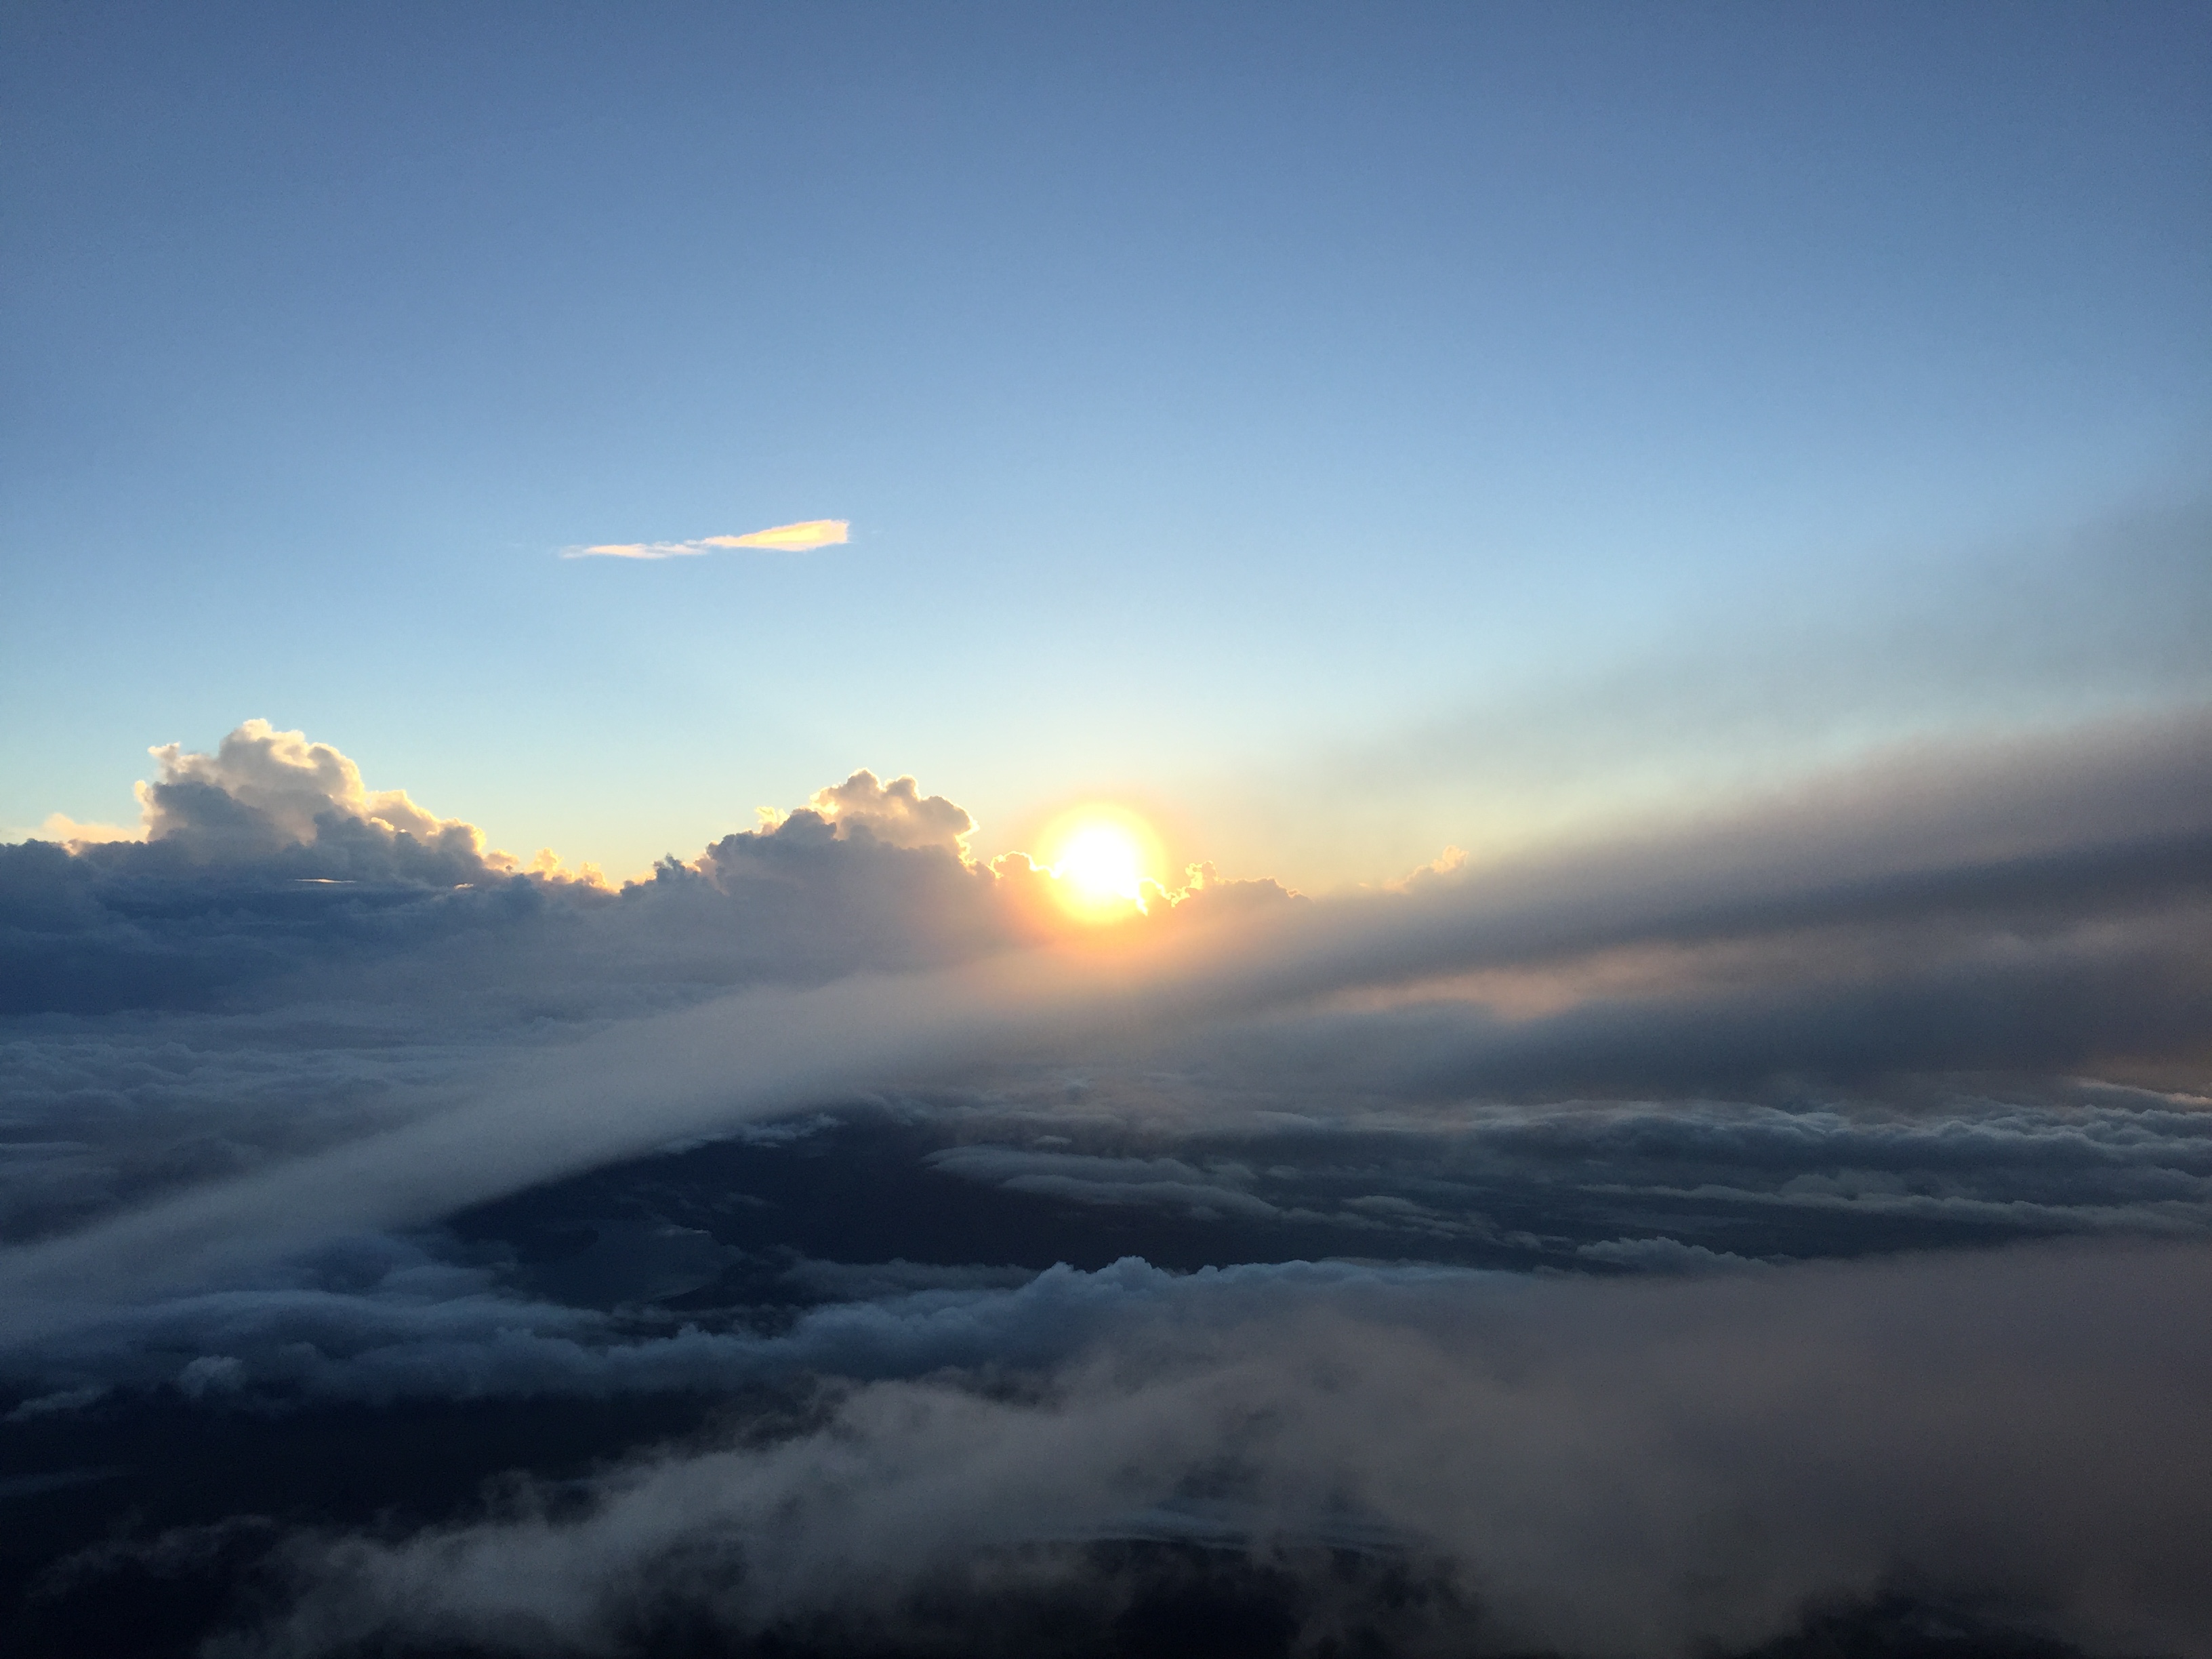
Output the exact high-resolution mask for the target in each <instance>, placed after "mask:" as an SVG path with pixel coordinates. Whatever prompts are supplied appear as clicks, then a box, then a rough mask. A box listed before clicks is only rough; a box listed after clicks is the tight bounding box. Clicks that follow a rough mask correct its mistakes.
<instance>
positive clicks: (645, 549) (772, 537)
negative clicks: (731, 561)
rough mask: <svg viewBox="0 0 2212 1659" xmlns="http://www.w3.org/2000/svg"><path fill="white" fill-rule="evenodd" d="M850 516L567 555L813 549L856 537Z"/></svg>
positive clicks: (675, 555)
mask: <svg viewBox="0 0 2212 1659" xmlns="http://www.w3.org/2000/svg"><path fill="white" fill-rule="evenodd" d="M851 529H852V521H851V520H848V519H805V520H800V521H799V523H797V524H780V525H775V526H771V527H769V529H766V530H752V531H748V532H745V533H744V535H742V536H702V537H701V538H699V539H698V540H697V541H693V542H602V543H599V544H596V545H593V546H591V547H568V548H563V549H562V550H561V556H562V558H564V559H681V558H686V557H690V556H693V555H696V554H700V553H713V552H715V551H717V550H720V549H723V548H732V547H753V548H761V549H763V550H768V551H770V552H776V553H811V552H812V551H813V550H815V549H816V548H817V547H837V546H840V545H842V544H844V543H846V542H848V541H850V540H851V539H852V537H851V535H850V534H849V533H848V532H850V531H851Z"/></svg>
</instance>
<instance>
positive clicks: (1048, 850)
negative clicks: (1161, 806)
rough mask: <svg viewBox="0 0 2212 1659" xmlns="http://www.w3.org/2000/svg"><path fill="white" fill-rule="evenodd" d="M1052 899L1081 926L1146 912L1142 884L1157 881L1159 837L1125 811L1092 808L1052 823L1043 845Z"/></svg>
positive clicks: (1138, 819)
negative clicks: (1051, 887)
mask: <svg viewBox="0 0 2212 1659" xmlns="http://www.w3.org/2000/svg"><path fill="white" fill-rule="evenodd" d="M1042 848H1043V860H1044V864H1045V867H1046V868H1047V869H1048V870H1050V871H1051V872H1052V874H1053V879H1054V896H1056V897H1058V899H1059V900H1060V905H1061V907H1062V908H1065V909H1066V911H1067V912H1068V914H1069V915H1073V916H1074V917H1076V918H1077V919H1078V920H1079V921H1120V920H1121V919H1122V918H1123V917H1126V916H1130V915H1135V914H1137V913H1138V912H1139V911H1140V910H1142V909H1143V908H1145V904H1144V901H1145V883H1146V881H1148V880H1149V881H1157V880H1158V878H1159V867H1160V843H1159V837H1158V836H1155V835H1154V834H1153V833H1152V826H1151V825H1150V824H1148V823H1146V822H1145V821H1144V819H1142V818H1140V817H1138V816H1137V815H1136V814H1135V813H1134V812H1132V811H1128V810H1127V809H1126V808H1124V807H1119V806H1105V805H1091V806H1081V807H1078V808H1077V809H1076V810H1075V811H1073V812H1069V813H1066V814H1065V815H1063V816H1062V817H1059V818H1056V819H1054V821H1053V823H1051V824H1050V825H1049V826H1048V828H1047V829H1046V830H1045V833H1044V836H1043V840H1042Z"/></svg>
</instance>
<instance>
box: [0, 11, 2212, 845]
mask: <svg viewBox="0 0 2212 1659" xmlns="http://www.w3.org/2000/svg"><path fill="white" fill-rule="evenodd" d="M4 46H5V49H4V50H0V76H4V77H5V79H4V98H0V103H4V106H5V110H6V113H5V116H4V121H5V128H4V133H0V138H3V139H4V142H0V152H4V155H5V158H6V159H5V161H4V163H0V166H4V181H5V183H4V189H5V210H6V220H7V224H8V227H9V228H8V230H7V232H6V238H5V251H4V259H5V267H4V283H5V286H6V289H7V291H8V292H9V295H11V296H12V298H11V301H10V304H9V307H8V315H7V320H6V325H5V327H6V334H5V353H6V356H5V358H4V361H0V380H4V384H5V386H6V391H5V392H4V393H0V419H4V422H5V425H4V428H0V468H4V473H0V560H4V567H0V574H3V575H4V584H5V587H4V592H5V603H4V604H0V702H4V705H5V708H6V711H7V715H8V718H7V719H6V720H5V721H4V723H0V827H3V828H4V829H5V830H6V831H7V832H8V833H11V834H15V835H21V834H23V833H26V832H27V831H28V830H29V829H32V828H33V827H34V826H35V825H36V824H37V823H39V822H40V820H42V819H43V818H44V817H45V816H46V814H47V813H48V812H51V811H65V812H68V813H70V815H72V816H73V817H77V818H80V819H94V818H101V819H112V820H123V819H127V818H128V817H130V815H131V812H132V811H133V808H132V805H131V799H130V795H129V785H130V782H131V779H133V778H134V777H139V776H144V775H148V774H149V764H148V763H147V762H146V760H145V758H144V755H143V750H144V749H145V747H146V746H147V745H148V744H157V743H165V742H169V741H172V740H181V741H183V742H184V743H185V745H186V746H187V747H188V748H208V747H211V746H212V745H213V744H214V743H215V741H216V739H217V738H219V737H220V736H221V735H222V732H225V731H228V729H229V728H230V727H231V726H234V725H235V724H237V722H238V721H240V720H243V719H246V718H247V717H249V716H260V717H265V718H267V719H269V720H272V721H274V722H275V723H276V725H277V726H281V727H301V728H304V729H305V730H306V731H307V732H308V734H309V735H310V736H311V737H313V738H319V739H321V740H324V741H328V742H331V743H335V744H337V745H338V746H339V747H341V748H342V749H343V750H346V751H347V752H348V753H349V754H351V755H353V756H355V757H357V758H358V759H359V760H360V761H361V762H362V765H363V767H364V769H365V770H366V771H367V773H368V780H369V782H370V783H371V784H372V786H374V787H405V788H407V789H409V790H410V791H411V792H412V793H413V794H414V795H415V797H416V799H418V800H421V801H422V802H424V803H425V804H426V805H429V806H431V807H432V808H434V809H435V810H436V811H441V812H443V813H447V814H454V815H459V816H463V817H469V818H471V819H473V820H475V821H477V822H478V823H482V824H483V825H484V826H485V828H486V829H487V830H488V831H489V833H490V834H491V836H493V838H494V839H495V841H496V842H499V843H501V844H502V845H506V846H510V847H513V848H518V849H527V848H535V847H537V846H539V845H542V844H550V845H552V846H554V847H556V848H559V849H560V850H561V851H562V853H563V854H567V855H568V856H569V857H570V858H571V859H572V860H577V859H596V860H600V861H602V862H604V863H605V864H606V866H608V868H609V871H610V872H611V873H623V872H629V871H630V870H633V869H635V868H636V867H638V866H641V865H642V864H643V863H644V862H645V861H646V860H648V859H649V858H651V857H652V856H653V854H657V853H659V852H663V851H667V850H678V851H682V852H685V853H687V854H688V853H689V852H690V850H692V849H693V848H696V846H697V845H698V844H699V843H700V842H701V841H702V840H703V839H704V838H706V837H707V836H710V835H714V834H719V833H721V832H723V831H725V830H726V829H732V828H736V827H739V826H741V825H744V824H746V823H750V819H751V816H752V808H753V807H754V806H756V805H762V804H776V805H790V804H792V803H793V802H795V801H798V800H799V799H804V797H805V795H806V794H807V793H810V792H811V790H813V789H814V788H816V787H819V786H820V785H823V784H824V783H827V782H829V781H834V780H835V779H837V778H840V777H842V776H843V775H845V774H846V773H847V772H848V771H850V770H851V769H854V768H855V767H860V766H869V767H872V768H874V769H877V770H878V772H881V773H884V774H885V775H890V774H892V773H896V772H905V771H912V772H915V773H917V774H918V775H920V776H921V780H922V782H923V784H924V785H925V786H926V787H927V788H928V789H930V790H933V791H942V792H943V793H947V794H949V795H951V797H953V798H954V799H957V800H959V801H961V802H962V803H963V804H964V805H968V806H969V807H970V808H971V809H972V810H974V811H975V812H976V814H977V815H978V817H981V819H982V821H983V823H984V835H983V842H984V843H985V845H986V847H987V848H989V847H995V846H998V845H1006V844H1016V843H1018V842H1019V840H1020V837H1021V836H1022V834H1023V832H1024V829H1026V828H1030V827H1033V826H1034V825H1035V824H1036V823H1037V822H1039V821H1040V820H1041V819H1042V817H1044V816H1047V815H1048V814H1049V813H1050V812H1051V811H1053V810H1054V809H1056V808H1057V807H1059V806H1060V805H1065V804H1066V803H1067V802H1068V801H1070V800H1072V799H1078V798H1080V797H1084V796H1087V795H1110V796H1114V797H1116V798H1119V799H1128V800H1131V801H1133V802H1135V803H1137V804H1139V805H1141V806H1142V807H1144V808H1145V810H1147V811H1151V812H1152V813H1154V814H1155V815H1157V816H1158V817H1159V818H1160V819H1161V820H1162V821H1163V823H1164V824H1165V825H1166V826H1167V827H1168V828H1169V829H1170V839H1171V841H1172V842H1174V844H1175V849H1176V851H1177V852H1178V853H1181V854H1187V855H1188V856H1193V857H1196V856H1209V857H1213V858H1216V859H1218V860H1221V861H1222V862H1224V863H1225V865H1228V866H1234V867H1237V868H1238V869H1239V870H1241V871H1243V872H1261V871H1273V872H1280V873H1283V874H1285V875H1287V876H1289V877H1290V878H1293V879H1297V880H1300V881H1304V882H1310V883H1326V882H1328V881H1331V880H1337V879H1346V878H1377V877H1380V876H1383V875H1388V874H1390V873H1393V872H1395V871H1396V870H1398V869H1401V868H1403V867H1405V866H1406V865H1407V863H1409V862H1412V861H1416V860H1419V859H1423V858H1426V857H1428V856H1431V854H1433V853H1434V852H1435V851H1436V850H1437V848H1439V847H1440V846H1442V845H1443V843H1444V842H1447V841H1450V842H1458V843H1460V844H1462V845H1467V846H1473V847H1478V848H1480V847H1481V846H1485V845H1488V844H1492V843H1493V842H1504V841H1510V840H1511V839H1512V838H1513V837H1514V836H1516V835H1518V836H1528V835H1530V834H1542V833H1551V832H1552V830H1553V829H1555V828H1556V827H1557V826H1559V825H1561V824H1565V823H1572V822H1577V821H1579V820H1580V819H1582V818H1585V817H1590V816H1593V815H1595V816H1603V815H1604V814H1605V813H1607V812H1608V811H1612V812H1618V811H1624V810H1629V809H1630V808H1632V807H1635V806H1638V805H1646V806H1648V805H1650V803H1651V802H1652V801H1654V800H1659V799H1676V798H1686V797H1688V796H1693V795H1695V793H1697V792H1698V791H1699V790H1700V789H1704V788H1706V787H1722V786H1734V785H1735V784H1739V783H1741V782H1743V781H1747V780H1755V779H1757V778H1759V777H1763V776H1766V775H1771V774H1774V773H1776V772H1778V771H1782V772H1786V771H1788V770H1789V769H1791V768H1793V767H1798V766H1802V765H1808V764H1810V763H1812V762H1814V761H1815V760H1823V761H1824V760H1827V759H1832V758H1833V757H1835V756H1836V754H1837V753H1838V752H1839V751H1846V752H1847V751H1850V750H1853V749H1855V748H1859V747H1865V746H1869V745H1878V744H1883V743H1887V742H1893V741H1895V740H1897V739H1899V738H1907V737H1910V736H1912V735H1914V734H1917V733H1921V732H1929V731H1956V730H1960V729H1965V730H1976V729H1982V728H2002V727H2006V726H2020V725H2023V724H2031V725H2032V724H2039V723H2040V724H2063V723H2064V722H2066V721H2068V720H2075V719H2080V718H2086V717H2087V716H2090V715H2093V714H2096V713H2098V712H2100V711H2101V710H2103V709H2106V708H2110V707H2112V706H2115V705H2121V706H2128V707H2140V706H2144V705H2153V706H2155V705H2158V704H2161V703H2183V702H2196V701H2200V700H2202V699H2203V697H2204V696H2207V695H2208V693H2212V671H2208V670H2207V668H2206V666H2205V659H2206V658H2207V657H2208V656H2212V653H2206V652H2205V651H2204V649H2203V646H2202V644H2201V639H2202V637H2203V631H2204V624H2205V623H2207V621H2208V620H2212V605H2208V603H2207V601H2208V592H2207V578H2206V576H2205V574H2204V573H2205V571H2206V569H2207V568H2212V560H2208V559H2207V558H2206V557H2205V553H2206V550H2207V541H2208V538H2207V533H2206V532H2207V526H2208V525H2212V512H2208V508H2207V505H2206V504H2207V502H2208V501H2212V492H2209V491H2208V488H2207V485H2208V482H2212V479H2208V473H2212V468H2208V465H2207V461H2208V459H2212V456H2208V451H2212V445H2208V438H2212V375H2208V368H2212V362H2209V361H2208V358H2209V357H2212V353H2208V344H2212V338H2208V337H2209V336H2212V303H2208V301H2212V295H2208V293H2207V291H2206V290H2207V276H2206V273H2207V272H2208V271H2212V213H2208V211H2207V192H2206V189H2205V184H2204V181H2205V179H2207V178H2212V107H2209V106H2207V103H2206V100H2204V99H2203V86H2204V85H2205V84H2206V81H2207V76H2208V71H2212V23H2208V21H2207V20H2206V15H2205V14H2204V12H2203V10H2202V9H2199V8H2192V7H2159V6H2154V5H2139V6H2130V7H2127V8H2092V7H2087V6H2081V7H2051V6H2033V5H2007V6H2002V7H1982V8H1977V7H1970V6H1958V7H1949V8H1944V9H1941V10H1940V11H1934V12H1931V11H1929V10H1928V9H1920V8H1910V7H1899V8H1883V7H1878V6H1850V7H1834V8H1826V7H1811V6H1784V7H1775V8H1766V9H1752V8H1748V7H1736V8H1712V9H1705V8H1694V7H1691V8H1674V9H1667V10H1665V11H1663V12H1662V11H1660V10H1658V9H1645V8H1629V7H1620V8H1613V7H1586V8H1558V9H1537V8H1533V7H1529V8H1495V9H1492V8H1479V7H1452V8H1437V9H1428V8H1421V7H1410V6H1408V7H1396V8H1390V9H1381V10H1379V11H1376V10H1371V9H1361V10H1358V11H1355V10H1353V9H1322V8H1314V9H1297V8H1259V7H1236V8H1225V7H1196V8H1193V7H1187V6H1174V7H1158V8H1146V7H1141V6H1120V7H1114V8H1091V9H1074V8H1064V7H1042V6H1039V7H1004V8H1001V7H990V6H981V5H977V6H957V7H943V8H892V7H862V8H839V7H831V6H815V7H807V8H803V9H802V8H788V9H750V8H738V7H726V8H725V7H716V8H703V7H702V8H696V9H695V8H686V7H648V8H641V9H619V10H617V9H612V8H606V9H584V8H568V9H553V8H539V7H531V8H513V9H498V8H493V7H477V8H470V9H450V8H440V7H430V6H424V7H419V8H416V7H386V6H378V7H360V8H356V9H351V10H349V11H347V12H343V13H339V12H336V11H328V10H302V9H286V8H275V7H270V8H225V7H220V6H207V7H198V8H194V9H191V10H189V11H185V10H163V9H113V8H102V7H97V6H93V7H75V6H72V7H66V8H64V7H60V6H42V5H28V6H15V7H12V8H10V9H9V11H8V13H7V21H6V23H5V40H4ZM825 517H836V518H843V519H848V520H851V521H852V524H853V536H854V539H853V542H852V544H850V545H849V546H848V547H845V548H842V549H835V550H827V551H824V552H823V553H819V554H816V555H813V556H806V557H803V558H800V557H785V556H754V555H749V554H741V553H730V554H718V555H714V556H708V557H702V558H698V559H684V560H673V561H668V562H661V563H652V564H631V563H627V562H614V561H563V560H562V559H561V558H559V557H558V552H559V550H560V549H562V547H564V546H569V545H573V544H580V543H592V542H613V541H635V540H656V539H667V540H675V539H685V538H696V537H702V536H708V535H714V534H720V533H734V532H746V531H751V530H756V529H759V528H761V527H763V526H769V525H774V524H778V523H782V522H785V521H787V520H798V519H811V518H825Z"/></svg>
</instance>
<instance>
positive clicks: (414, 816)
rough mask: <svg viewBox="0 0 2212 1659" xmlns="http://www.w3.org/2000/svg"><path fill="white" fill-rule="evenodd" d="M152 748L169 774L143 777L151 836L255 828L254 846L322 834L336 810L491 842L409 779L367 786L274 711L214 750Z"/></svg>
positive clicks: (428, 839)
mask: <svg viewBox="0 0 2212 1659" xmlns="http://www.w3.org/2000/svg"><path fill="white" fill-rule="evenodd" d="M149 752H150V753H151V754H152V755H153V757H154V758H155V760H156V761H157V762H159V763H161V775H160V777H159V778H158V779H156V780H155V781H153V782H151V783H141V784H140V785H139V786H138V799H139V804H140V805H141V807H142V808H143V811H144V813H145V822H146V833H147V836H148V837H149V839H150V840H155V841H160V840H163V839H166V838H167V837H170V836H199V837H207V838H210V839H215V838H227V839H229V840H232V841H235V840H237V839H238V838H240V837H242V836H252V841H251V842H249V844H251V845H253V846H255V847H260V846H263V845H265V844H266V842H267V838H268V837H270V836H273V837H274V838H275V840H276V844H277V845H287V844H299V843H303V842H312V841H313V840H314V839H315V838H316V836H317V834H318V833H319V825H320V823H321V821H322V820H323V819H324V818H325V817H330V816H333V815H334V816H336V817H340V818H352V819H356V820H358V821H360V822H362V823H372V824H375V825H378V826H380V828H382V829H386V830H387V831H390V832H391V833H392V834H395V835H409V836H415V837H416V838H417V839H418V840H420V841H422V842H425V843H428V844H433V845H440V846H447V847H451V848H453V849H455V850H458V851H465V852H466V853H468V854H480V853H481V852H482V850H483V837H482V836H480V835H479V834H478V833H477V829H476V828H475V826H474V825H472V824H469V823H463V822H462V821H461V820H459V818H441V817H436V816H435V815H434V814H432V813H430V812H427V811H424V810H423V809H422V808H421V807H420V806H417V805H416V804H415V803H414V802H413V801H412V800H410V799H409V798H408V795H407V792H406V791H405V790H404V789H380V790H375V791H372V790H370V789H368V787H365V786H364V785H363V784H362V779H361V769H360V767H358V766H356V764H355V763H353V761H352V760H351V759H349V757H346V756H345V755H343V754H341V753H340V752H339V751H338V750H336V749H334V748H332V747H331V745H330V744H326V743H310V742H308V741H307V734H306V733H305V732H279V731H277V730H276V728H275V727H273V726H270V724H269V722H268V721H267V720H247V721H246V723H245V724H243V725H242V726H239V727H238V728H237V730H235V731H234V732H230V733H229V734H228V736H226V737H225V738H223V740H222V743H221V744H219V745H217V747H216V752H215V753H214V754H212V755H208V754H200V753H187V752H185V749H184V746H183V745H182V744H174V743H172V744H163V745H161V747H160V748H157V749H155V750H150V751H149ZM218 802H219V803H220V805H218V804H217V803H218Z"/></svg>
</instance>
